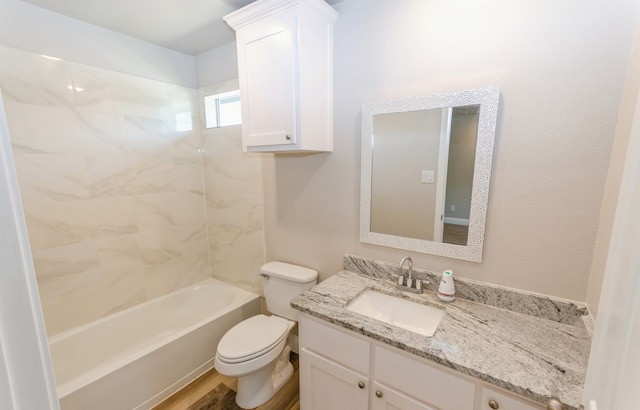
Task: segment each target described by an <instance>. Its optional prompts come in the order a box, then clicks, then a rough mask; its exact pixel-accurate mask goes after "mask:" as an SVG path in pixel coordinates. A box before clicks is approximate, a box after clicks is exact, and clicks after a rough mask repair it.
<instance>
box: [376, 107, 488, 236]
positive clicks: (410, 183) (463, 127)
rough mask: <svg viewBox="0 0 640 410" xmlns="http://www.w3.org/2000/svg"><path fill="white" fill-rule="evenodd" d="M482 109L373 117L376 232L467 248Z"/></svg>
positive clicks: (432, 110) (414, 112)
mask: <svg viewBox="0 0 640 410" xmlns="http://www.w3.org/2000/svg"><path fill="white" fill-rule="evenodd" d="M478 108H479V106H478V105H470V106H463V107H447V108H439V109H431V110H417V111H410V112H398V113H388V114H377V115H374V116H373V141H372V144H373V150H372V165H373V166H372V172H371V231H372V232H378V233H383V234H388V235H396V236H405V237H409V238H416V239H424V240H429V241H435V242H444V243H451V244H456V245H464V246H466V244H467V238H468V233H469V217H470V211H471V188H472V185H473V166H474V160H475V150H476V135H477V132H478Z"/></svg>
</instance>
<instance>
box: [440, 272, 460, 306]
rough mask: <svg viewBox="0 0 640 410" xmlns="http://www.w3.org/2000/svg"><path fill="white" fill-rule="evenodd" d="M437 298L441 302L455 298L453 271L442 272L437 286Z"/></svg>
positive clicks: (451, 300)
mask: <svg viewBox="0 0 640 410" xmlns="http://www.w3.org/2000/svg"><path fill="white" fill-rule="evenodd" d="M438 298H439V299H440V300H441V301H443V302H453V301H454V300H455V298H456V287H455V284H454V283H453V271H451V270H446V271H444V272H443V273H442V279H441V280H440V286H439V287H438Z"/></svg>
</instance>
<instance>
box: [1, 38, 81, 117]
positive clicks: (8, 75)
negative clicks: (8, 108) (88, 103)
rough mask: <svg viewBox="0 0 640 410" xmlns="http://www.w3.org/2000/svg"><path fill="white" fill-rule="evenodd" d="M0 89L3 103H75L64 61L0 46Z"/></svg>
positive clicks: (61, 104) (69, 75)
mask: <svg viewBox="0 0 640 410" xmlns="http://www.w3.org/2000/svg"><path fill="white" fill-rule="evenodd" d="M0 61H1V62H2V64H0V88H2V94H3V97H4V100H5V102H7V101H16V102H24V103H28V104H35V105H60V106H68V105H70V104H73V102H74V93H73V87H71V85H72V80H71V73H70V71H69V66H68V64H67V63H66V62H65V61H61V60H59V59H56V58H50V57H46V56H42V55H38V54H33V53H27V52H24V51H20V50H16V49H13V48H10V47H4V46H0Z"/></svg>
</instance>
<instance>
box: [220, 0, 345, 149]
mask: <svg viewBox="0 0 640 410" xmlns="http://www.w3.org/2000/svg"><path fill="white" fill-rule="evenodd" d="M336 16H337V13H336V11H335V10H334V9H333V8H332V7H331V6H329V5H328V4H327V3H326V2H325V1H324V0H258V1H256V2H254V3H251V4H249V5H248V6H246V7H244V8H242V9H240V10H238V11H236V12H234V13H231V14H229V15H227V16H226V17H225V18H224V20H225V21H226V22H227V23H228V24H229V25H230V26H231V27H232V28H233V29H234V30H236V44H237V53H238V80H239V83H240V102H241V106H242V141H243V149H244V150H245V151H249V152H306V151H311V152H313V151H332V150H333V23H334V21H335V19H336Z"/></svg>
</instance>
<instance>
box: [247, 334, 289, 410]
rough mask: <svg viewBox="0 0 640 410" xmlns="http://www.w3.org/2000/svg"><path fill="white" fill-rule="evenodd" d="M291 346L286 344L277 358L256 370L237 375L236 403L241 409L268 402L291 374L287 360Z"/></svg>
mask: <svg viewBox="0 0 640 410" xmlns="http://www.w3.org/2000/svg"><path fill="white" fill-rule="evenodd" d="M290 352H291V348H290V347H289V346H286V347H285V348H284V349H283V351H282V353H281V354H280V356H278V359H277V360H274V362H273V363H272V364H270V365H269V366H265V367H263V368H262V369H259V370H258V371H256V372H253V373H250V374H248V375H246V376H241V377H238V392H237V393H236V403H237V404H238V406H240V407H242V408H243V409H253V408H256V407H258V406H261V405H263V404H264V403H266V402H268V401H269V399H271V398H272V397H273V396H274V395H275V394H276V393H277V392H278V390H280V388H281V387H282V386H284V384H285V383H286V382H287V381H288V380H289V379H290V378H291V375H293V365H292V364H291V362H289V353H290Z"/></svg>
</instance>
